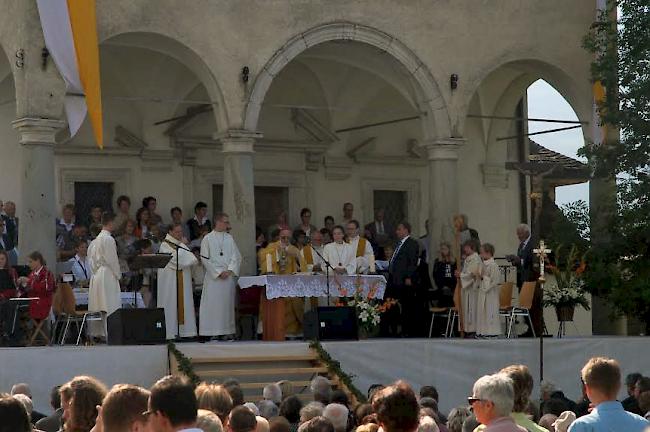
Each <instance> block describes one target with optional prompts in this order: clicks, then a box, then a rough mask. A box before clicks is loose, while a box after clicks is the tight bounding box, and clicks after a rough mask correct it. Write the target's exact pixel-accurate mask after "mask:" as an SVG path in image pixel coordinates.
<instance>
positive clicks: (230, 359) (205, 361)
mask: <svg viewBox="0 0 650 432" xmlns="http://www.w3.org/2000/svg"><path fill="white" fill-rule="evenodd" d="M316 360H318V357H317V356H316V355H314V354H304V355H293V356H291V355H289V356H268V357H198V358H190V361H191V362H192V363H195V364H209V363H268V362H287V361H292V362H293V361H316Z"/></svg>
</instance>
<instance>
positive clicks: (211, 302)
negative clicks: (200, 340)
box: [199, 213, 241, 337]
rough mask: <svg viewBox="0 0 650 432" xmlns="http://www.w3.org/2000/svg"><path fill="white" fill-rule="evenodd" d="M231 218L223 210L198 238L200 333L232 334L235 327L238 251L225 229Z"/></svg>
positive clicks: (202, 334)
mask: <svg viewBox="0 0 650 432" xmlns="http://www.w3.org/2000/svg"><path fill="white" fill-rule="evenodd" d="M229 228H230V220H229V218H228V215H227V214H225V213H218V214H217V215H216V216H215V217H214V230H213V231H212V232H210V233H209V234H207V235H206V236H205V237H204V238H203V240H202V241H201V260H202V261H203V267H205V279H204V280H203V294H201V307H200V310H199V318H200V319H199V334H200V335H201V336H213V337H214V336H222V337H232V336H234V334H235V333H236V328H235V287H236V281H235V278H236V277H238V276H239V267H240V266H241V254H240V253H239V249H238V248H237V245H236V244H235V240H234V239H233V237H232V236H231V235H230V234H229V233H228V230H229Z"/></svg>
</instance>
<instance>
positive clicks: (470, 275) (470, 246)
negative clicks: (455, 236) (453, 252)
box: [460, 240, 483, 333]
mask: <svg viewBox="0 0 650 432" xmlns="http://www.w3.org/2000/svg"><path fill="white" fill-rule="evenodd" d="M476 248H477V246H476V242H474V241H472V240H470V241H467V242H465V243H464V244H463V253H464V255H465V257H466V258H465V261H464V262H463V269H462V271H461V272H460V283H461V286H462V289H461V308H462V313H463V315H462V319H461V320H460V321H461V322H462V327H460V330H461V331H464V332H465V333H476V306H477V302H478V291H479V287H480V286H481V273H482V270H483V262H482V261H481V257H480V256H479V255H478V253H477V252H476Z"/></svg>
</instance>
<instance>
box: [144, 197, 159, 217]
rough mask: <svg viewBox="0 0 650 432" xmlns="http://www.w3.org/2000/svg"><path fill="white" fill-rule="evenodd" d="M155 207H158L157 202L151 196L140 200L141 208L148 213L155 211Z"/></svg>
mask: <svg viewBox="0 0 650 432" xmlns="http://www.w3.org/2000/svg"><path fill="white" fill-rule="evenodd" d="M157 205H158V201H157V200H156V198H154V197H152V196H148V197H146V198H143V199H142V207H144V208H146V209H147V210H149V213H152V212H154V211H155V210H156V206H157Z"/></svg>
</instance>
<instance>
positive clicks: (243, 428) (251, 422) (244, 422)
mask: <svg viewBox="0 0 650 432" xmlns="http://www.w3.org/2000/svg"><path fill="white" fill-rule="evenodd" d="M256 428H257V419H256V418H255V414H253V412H252V411H251V410H249V409H248V408H246V407H244V406H238V407H236V408H234V409H233V410H232V411H231V412H230V415H229V416H228V427H227V429H228V431H229V432H254V431H255V429H256Z"/></svg>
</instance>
